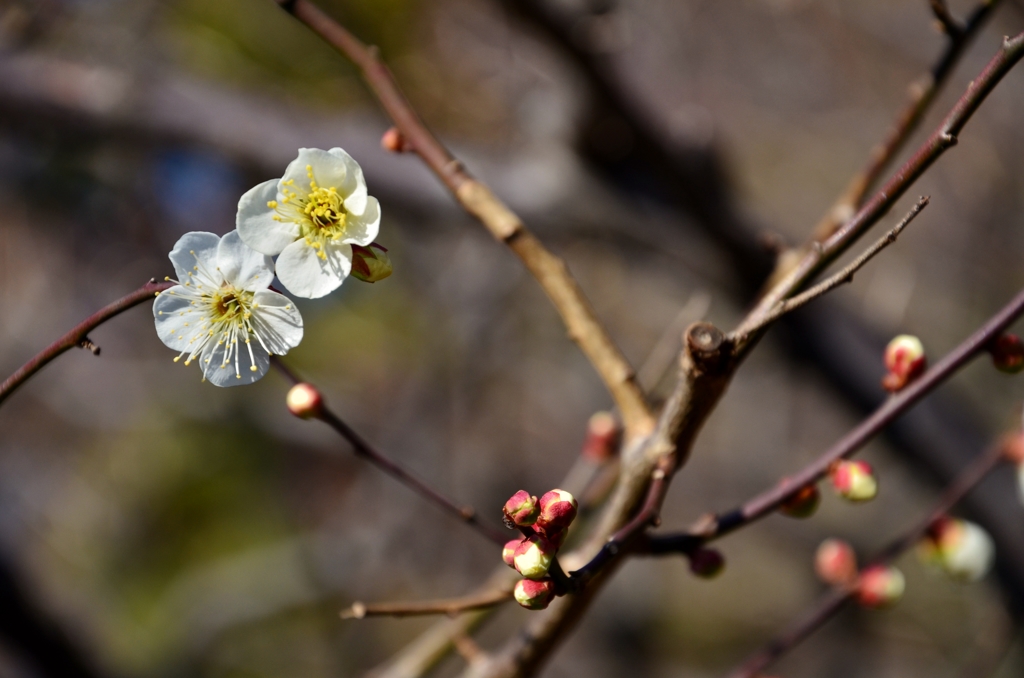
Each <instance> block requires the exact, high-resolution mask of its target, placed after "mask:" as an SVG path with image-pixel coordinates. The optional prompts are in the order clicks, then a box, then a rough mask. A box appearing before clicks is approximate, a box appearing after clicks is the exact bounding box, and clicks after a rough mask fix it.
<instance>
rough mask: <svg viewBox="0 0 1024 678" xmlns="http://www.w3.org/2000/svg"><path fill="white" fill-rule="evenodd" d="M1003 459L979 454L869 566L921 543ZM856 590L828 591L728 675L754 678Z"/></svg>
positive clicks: (999, 451)
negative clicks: (921, 517)
mask: <svg viewBox="0 0 1024 678" xmlns="http://www.w3.org/2000/svg"><path fill="white" fill-rule="evenodd" d="M1003 459H1004V450H1003V447H1002V445H995V446H993V447H992V448H991V449H990V450H989V451H988V452H986V453H984V454H982V455H981V456H979V457H977V458H976V459H975V460H974V461H973V462H972V463H971V464H970V465H969V466H968V467H967V468H966V469H964V470H963V471H962V472H961V473H960V475H959V476H958V477H957V478H956V480H954V481H953V483H952V484H951V485H950V486H949V487H948V488H947V489H946V491H945V492H943V494H942V497H941V498H940V499H939V501H938V502H937V503H936V505H935V506H934V507H933V508H932V510H931V511H930V512H929V513H928V514H927V515H926V516H925V517H924V518H923V519H922V520H921V521H919V522H918V523H917V524H915V525H914V526H912V527H911V528H910V529H908V530H907V531H906V532H904V533H903V534H902V535H901V536H900V537H898V538H897V539H895V540H894V541H892V542H891V543H890V544H889V545H888V546H887V547H886V548H885V549H883V550H882V552H881V553H880V554H879V555H878V557H877V558H875V559H874V560H873V561H872V562H871V563H869V565H868V567H871V566H876V565H887V564H889V563H891V562H892V561H893V560H895V559H896V558H897V557H899V556H900V555H901V554H903V553H904V552H905V551H907V550H908V549H910V548H911V547H912V546H914V544H916V543H917V542H919V541H920V540H921V538H922V537H924V535H925V534H926V533H927V531H928V528H929V527H931V526H932V525H934V524H935V521H937V520H939V519H940V518H942V517H943V516H944V515H946V514H947V513H949V511H950V510H951V509H952V508H953V507H954V506H956V504H957V503H959V502H960V500H961V499H963V498H964V497H965V496H966V495H967V493H968V492H970V491H971V490H972V489H974V488H975V487H976V486H977V485H978V483H980V482H981V481H982V480H983V479H984V478H985V476H987V475H988V474H989V473H990V472H991V471H992V470H993V469H995V468H996V466H998V465H999V462H1000V461H1002V460H1003ZM856 593H857V588H856V586H855V585H854V586H850V587H843V588H837V589H833V590H831V591H829V592H828V593H827V594H825V596H824V597H822V599H821V600H820V601H818V603H816V604H815V605H814V606H813V607H812V608H811V610H810V611H808V612H807V613H806V614H804V615H803V616H802V617H801V618H800V619H799V620H798V621H796V622H795V623H793V624H792V625H791V626H790V627H789V628H788V629H786V630H785V631H784V632H783V633H781V634H779V635H778V636H777V637H776V638H774V639H773V640H771V641H770V642H769V643H768V644H766V645H765V646H764V647H763V648H762V649H760V650H758V651H757V652H755V653H754V654H753V655H751V656H750V658H749V659H747V660H746V661H745V662H743V664H742V665H741V666H740V667H738V668H737V669H736V670H734V671H733V672H732V673H730V674H729V678H755V677H756V676H758V675H759V674H760V672H761V671H763V670H764V669H766V668H768V666H770V665H771V664H772V663H774V662H775V660H777V659H778V658H779V657H781V656H782V655H784V654H785V653H787V652H789V651H790V650H792V649H793V648H794V647H796V646H797V645H799V644H800V643H801V642H802V641H803V640H804V639H806V638H807V637H808V636H810V635H811V634H812V633H814V632H815V631H816V630H818V629H819V628H821V627H822V626H824V624H825V623H826V622H827V621H828V620H829V619H831V618H832V617H834V616H835V615H836V613H838V612H839V610H841V609H842V608H843V606H844V605H845V604H846V603H847V602H849V601H850V600H851V599H852V598H853V597H854V595H856Z"/></svg>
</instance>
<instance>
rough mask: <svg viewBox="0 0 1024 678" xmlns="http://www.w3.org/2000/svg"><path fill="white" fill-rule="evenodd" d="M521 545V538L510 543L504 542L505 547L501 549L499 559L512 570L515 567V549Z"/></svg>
mask: <svg viewBox="0 0 1024 678" xmlns="http://www.w3.org/2000/svg"><path fill="white" fill-rule="evenodd" d="M521 543H523V540H522V539H521V538H520V539H513V540H512V541H507V542H505V546H504V547H503V548H502V549H501V559H502V560H504V561H505V564H506V565H508V566H509V567H512V568H514V567H515V566H516V564H515V561H514V560H513V558H515V555H516V549H517V548H519V545H520V544H521Z"/></svg>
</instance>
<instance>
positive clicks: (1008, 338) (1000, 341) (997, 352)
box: [988, 334, 1024, 374]
mask: <svg viewBox="0 0 1024 678" xmlns="http://www.w3.org/2000/svg"><path fill="white" fill-rule="evenodd" d="M988 350H989V353H991V354H992V363H993V364H994V365H995V366H996V369H997V370H999V371H1000V372H1007V373H1009V374H1017V373H1018V372H1020V371H1021V370H1024V342H1022V341H1021V340H1020V337H1018V336H1017V335H1016V334H1001V335H999V336H998V337H996V339H995V341H993V342H992V344H991V345H989V347H988Z"/></svg>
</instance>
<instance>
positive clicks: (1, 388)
mask: <svg viewBox="0 0 1024 678" xmlns="http://www.w3.org/2000/svg"><path fill="white" fill-rule="evenodd" d="M173 284H174V283H169V282H157V281H156V279H155V278H154V279H151V280H150V281H149V282H148V283H146V284H145V285H143V286H142V287H140V288H139V289H137V290H135V291H134V292H132V293H131V294H129V295H126V296H124V297H122V298H120V299H118V300H117V301H115V302H114V303H112V304H110V305H108V306H104V307H103V308H101V309H100V310H98V311H96V312H95V313H93V314H92V315H91V316H89V317H88V318H86V319H85V320H83V321H82V322H80V323H78V324H77V325H75V327H74V328H72V330H71V331H70V332H68V333H67V334H65V335H64V336H63V337H61V338H60V339H58V340H57V341H55V342H53V343H52V344H50V345H49V346H47V347H46V348H44V349H43V350H42V351H40V352H39V353H37V354H36V355H35V356H34V357H33V358H32V359H31V360H29V361H28V362H27V363H25V364H24V365H22V366H21V367H20V368H18V370H17V371H15V372H14V374H12V375H11V376H9V377H7V379H5V380H4V382H3V383H2V384H0V403H3V401H4V400H6V399H7V397H8V396H9V395H11V394H12V393H14V391H15V390H16V389H17V388H18V387H19V386H21V385H22V384H24V383H25V382H26V381H28V380H29V379H30V378H31V377H32V375H34V374H35V373H36V372H38V371H39V370H41V369H43V367H45V366H46V365H47V364H48V363H49V362H50V361H51V360H53V359H54V358H56V357H57V356H59V355H60V354H61V353H63V352H64V351H67V350H68V349H72V348H75V347H76V346H77V347H80V348H85V349H88V350H90V351H92V353H93V354H94V355H99V354H100V347H99V346H97V345H96V344H94V343H92V341H90V340H89V337H88V334H89V332H91V331H93V330H94V329H96V328H97V327H99V326H100V325H102V324H103V323H105V322H106V321H108V320H110V319H111V318H113V317H114V316H117V315H120V314H121V313H123V312H125V311H127V310H128V309H129V308H132V307H133V306H138V305H139V304H141V303H143V302H145V301H147V300H152V298H153V297H154V296H155V295H156V294H159V293H160V292H162V291H163V290H166V289H167V288H169V287H171V286H172V285H173Z"/></svg>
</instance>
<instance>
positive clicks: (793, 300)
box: [730, 197, 929, 344]
mask: <svg viewBox="0 0 1024 678" xmlns="http://www.w3.org/2000/svg"><path fill="white" fill-rule="evenodd" d="M928 201H929V198H928V197H922V198H919V199H918V201H917V202H916V203H915V204H914V206H913V207H912V208H910V212H908V213H907V215H906V216H905V217H903V219H902V220H900V223H898V224H896V226H895V227H893V229H892V230H890V231H889V232H888V233H886V234H885V235H883V236H882V237H881V238H879V239H878V240H876V241H875V242H874V244H873V245H871V247H869V248H867V249H866V250H864V252H862V253H861V254H860V256H858V257H857V258H856V259H854V260H853V261H852V262H850V264H849V265H848V266H846V268H844V269H843V270H841V271H839V272H838V273H836V274H835V275H833V276H831V277H830V278H828V279H826V280H823V281H822V282H820V283H818V284H817V285H815V286H814V287H812V288H810V289H809V290H806V291H805V292H802V293H800V294H798V295H796V296H795V297H790V298H789V299H783V300H782V301H780V302H779V303H778V304H777V305H776V306H775V308H774V309H773V310H772V311H771V312H770V313H768V314H767V315H766V316H764V317H763V318H761V321H760V322H759V323H758V324H757V325H754V326H753V327H751V328H749V329H747V330H746V331H745V332H744V333H743V334H742V335H733V336H730V339H732V340H733V342H734V343H736V344H742V343H745V342H746V341H747V339H748V338H749V337H750V335H752V334H754V333H756V332H758V331H759V330H761V329H762V328H764V327H767V326H768V325H771V324H772V323H773V322H775V321H776V320H778V319H779V318H781V317H782V316H784V315H786V314H787V313H789V312H791V311H795V310H796V309H798V308H800V307H801V306H804V305H805V304H807V303H809V302H811V301H814V300H815V299H817V298H818V297H820V296H822V295H825V294H828V293H829V292H831V291H832V290H834V289H835V288H837V287H839V286H840V285H845V284H847V283H850V282H853V276H854V274H855V273H857V271H859V270H860V269H861V268H863V267H864V265H865V264H867V263H868V262H869V261H871V260H872V259H874V258H875V256H876V255H877V254H878V253H880V252H881V251H882V250H884V249H885V248H886V247H888V246H889V245H891V244H893V243H894V242H896V238H898V237H899V236H900V233H902V232H903V229H904V228H906V227H907V225H908V224H910V222H911V221H913V220H914V219H915V218H916V217H917V215H918V214H920V213H921V210H923V209H924V208H925V207H927V206H928Z"/></svg>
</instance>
